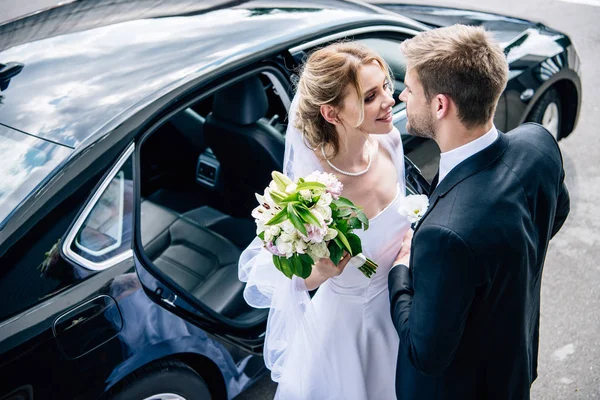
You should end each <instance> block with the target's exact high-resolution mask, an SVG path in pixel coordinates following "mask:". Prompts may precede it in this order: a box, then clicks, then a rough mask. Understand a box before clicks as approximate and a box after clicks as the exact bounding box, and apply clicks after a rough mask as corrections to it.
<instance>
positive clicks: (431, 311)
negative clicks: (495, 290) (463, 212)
mask: <svg viewBox="0 0 600 400" xmlns="http://www.w3.org/2000/svg"><path fill="white" fill-rule="evenodd" d="M477 267H478V266H477V265H475V261H474V258H473V256H472V253H471V251H470V250H469V248H468V247H467V245H466V244H465V242H464V241H463V240H462V239H461V238H460V237H459V236H458V235H457V234H456V233H454V232H453V231H451V230H449V229H447V228H444V227H441V226H431V225H428V226H423V227H422V228H421V229H419V230H418V231H417V233H416V234H415V238H414V239H413V247H412V250H411V260H410V270H409V269H408V268H406V267H404V266H398V267H395V268H393V269H392V270H391V271H390V276H389V281H388V285H389V290H390V305H391V313H392V320H393V322H394V326H395V327H396V330H397V331H398V335H399V337H400V351H403V352H404V353H405V354H406V356H407V358H408V359H409V361H410V362H411V364H412V365H413V366H414V367H415V369H417V370H418V371H420V372H421V373H423V374H426V375H438V374H441V373H442V372H443V371H444V370H445V369H446V368H447V367H448V366H449V365H450V363H451V362H452V360H453V358H454V354H455V352H456V349H457V347H458V345H459V343H460V340H461V337H462V334H463V331H464V327H465V323H466V320H467V316H468V314H469V309H470V307H471V303H472V301H473V298H474V296H475V290H476V285H477V279H478V278H477V277H478V273H477V272H478V271H477Z"/></svg>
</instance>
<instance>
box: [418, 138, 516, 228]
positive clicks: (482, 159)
mask: <svg viewBox="0 0 600 400" xmlns="http://www.w3.org/2000/svg"><path fill="white" fill-rule="evenodd" d="M507 147H508V138H507V137H506V135H505V134H504V133H502V132H500V131H498V138H497V139H496V140H495V141H494V143H492V144H491V145H489V146H488V147H486V148H485V149H483V150H481V151H480V152H478V153H475V154H473V155H472V156H471V157H469V158H467V159H466V160H464V161H463V162H461V163H460V164H458V165H457V166H456V167H454V168H453V169H452V171H450V172H449V173H448V175H446V177H445V178H444V179H443V180H442V182H441V183H439V184H438V178H439V172H438V174H436V176H435V178H433V181H431V189H432V192H431V193H430V195H429V207H428V208H427V211H426V212H425V214H424V215H423V217H422V218H421V220H420V221H419V223H418V224H417V226H416V227H415V232H416V231H417V230H418V229H419V227H420V226H421V225H422V224H423V221H424V220H425V218H427V216H428V215H429V214H430V213H431V210H433V209H434V207H435V205H436V204H437V202H438V200H439V199H440V198H442V197H444V196H445V195H446V193H448V192H449V191H450V190H452V188H454V187H455V186H456V185H458V184H459V183H460V182H462V181H463V180H465V179H467V178H468V177H470V176H472V175H475V174H476V173H478V172H479V171H482V170H483V169H485V168H487V167H488V166H490V165H491V164H493V163H495V162H496V161H497V160H498V159H499V158H500V157H501V156H502V154H503V153H504V152H505V151H506V148H507Z"/></svg>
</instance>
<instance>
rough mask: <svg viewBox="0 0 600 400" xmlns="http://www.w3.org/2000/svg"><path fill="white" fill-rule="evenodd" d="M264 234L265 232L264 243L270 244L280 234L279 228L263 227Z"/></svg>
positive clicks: (275, 226) (276, 226)
mask: <svg viewBox="0 0 600 400" xmlns="http://www.w3.org/2000/svg"><path fill="white" fill-rule="evenodd" d="M264 232H265V241H266V242H272V241H273V240H274V239H275V238H276V237H277V235H279V232H281V229H280V228H279V226H278V225H271V226H267V227H265V228H264Z"/></svg>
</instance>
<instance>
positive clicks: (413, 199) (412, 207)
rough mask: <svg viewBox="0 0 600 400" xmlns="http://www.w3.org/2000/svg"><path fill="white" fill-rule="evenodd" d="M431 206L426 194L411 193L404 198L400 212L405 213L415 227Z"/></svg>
mask: <svg viewBox="0 0 600 400" xmlns="http://www.w3.org/2000/svg"><path fill="white" fill-rule="evenodd" d="M428 207H429V199H428V198H427V196H425V195H424V194H410V195H408V196H406V197H405V198H404V201H403V202H402V204H401V205H400V207H399V211H400V214H402V215H404V216H405V217H406V218H407V219H408V222H410V223H411V224H412V227H413V229H414V228H416V227H417V225H418V224H419V221H420V220H421V218H423V215H425V213H426V212H427V208H428Z"/></svg>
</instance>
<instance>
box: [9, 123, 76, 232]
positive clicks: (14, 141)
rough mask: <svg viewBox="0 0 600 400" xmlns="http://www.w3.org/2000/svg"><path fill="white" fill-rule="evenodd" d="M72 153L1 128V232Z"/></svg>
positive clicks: (66, 149) (64, 148) (57, 145)
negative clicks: (32, 194)
mask: <svg viewBox="0 0 600 400" xmlns="http://www.w3.org/2000/svg"><path fill="white" fill-rule="evenodd" d="M72 151H73V150H72V149H71V148H69V147H65V146H61V145H59V144H55V143H52V142H48V141H46V140H42V139H39V138H37V137H34V136H29V135H27V134H24V133H21V132H18V131H15V130H12V129H10V128H7V127H5V126H3V125H0V229H2V228H3V227H4V225H5V223H6V222H7V221H8V216H9V215H10V214H11V213H12V212H13V211H14V210H15V209H16V208H17V207H18V205H19V204H21V202H22V201H23V200H25V199H26V198H27V197H28V196H29V195H30V194H31V193H33V191H34V190H35V189H36V187H37V186H38V185H39V184H40V183H41V182H42V181H43V180H44V179H45V178H46V177H47V176H49V175H50V173H51V172H52V171H53V170H54V169H55V168H56V167H57V166H58V165H59V164H60V163H61V162H62V161H63V160H64V159H65V158H66V157H67V156H68V155H69V154H70V153H71V152H72Z"/></svg>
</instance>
